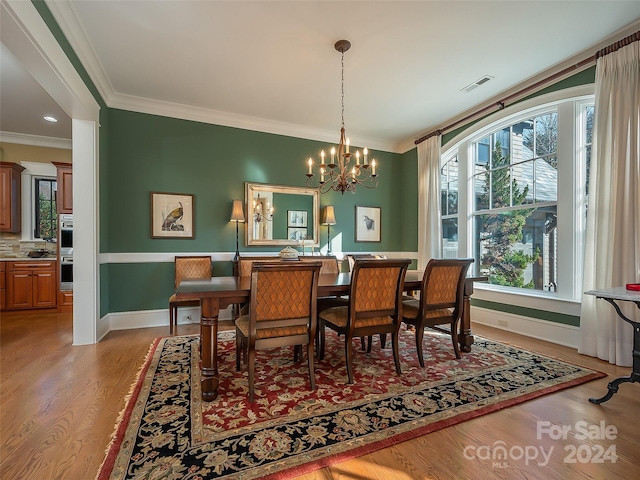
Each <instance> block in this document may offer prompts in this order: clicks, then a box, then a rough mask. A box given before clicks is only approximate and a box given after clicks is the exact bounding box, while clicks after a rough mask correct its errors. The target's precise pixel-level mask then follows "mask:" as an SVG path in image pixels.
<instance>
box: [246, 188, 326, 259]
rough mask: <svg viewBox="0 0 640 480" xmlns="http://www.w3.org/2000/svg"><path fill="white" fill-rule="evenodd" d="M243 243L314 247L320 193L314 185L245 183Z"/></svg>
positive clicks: (317, 227)
mask: <svg viewBox="0 0 640 480" xmlns="http://www.w3.org/2000/svg"><path fill="white" fill-rule="evenodd" d="M244 200H245V205H246V206H247V221H246V228H245V245H246V246H251V245H291V246H294V247H295V246H302V241H303V240H304V245H305V246H314V247H317V246H318V245H319V244H318V241H319V235H318V232H319V212H320V194H319V191H318V189H317V188H305V187H287V186H282V185H267V184H264V183H249V182H246V183H245V198H244Z"/></svg>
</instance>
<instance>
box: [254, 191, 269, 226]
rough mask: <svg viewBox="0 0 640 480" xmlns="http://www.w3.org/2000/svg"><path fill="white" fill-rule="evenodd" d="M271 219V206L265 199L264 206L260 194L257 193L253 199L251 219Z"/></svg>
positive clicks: (257, 220)
mask: <svg viewBox="0 0 640 480" xmlns="http://www.w3.org/2000/svg"><path fill="white" fill-rule="evenodd" d="M271 220H273V207H272V206H270V205H269V201H268V200H267V206H266V207H265V206H264V204H263V202H262V200H261V199H260V194H258V198H257V200H254V201H253V221H254V222H255V223H260V222H270V221H271Z"/></svg>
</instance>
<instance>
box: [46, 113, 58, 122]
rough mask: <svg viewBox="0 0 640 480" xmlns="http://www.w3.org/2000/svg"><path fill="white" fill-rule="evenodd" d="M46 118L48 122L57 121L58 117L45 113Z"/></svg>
mask: <svg viewBox="0 0 640 480" xmlns="http://www.w3.org/2000/svg"><path fill="white" fill-rule="evenodd" d="M44 119H45V120H46V121H47V122H51V123H56V122H57V121H58V119H57V118H56V117H52V116H51V115H45V117H44Z"/></svg>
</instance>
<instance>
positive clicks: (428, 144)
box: [418, 135, 442, 270]
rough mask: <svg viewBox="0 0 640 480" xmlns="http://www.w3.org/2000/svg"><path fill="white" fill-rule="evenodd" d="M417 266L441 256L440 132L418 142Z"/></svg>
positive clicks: (420, 266)
mask: <svg viewBox="0 0 640 480" xmlns="http://www.w3.org/2000/svg"><path fill="white" fill-rule="evenodd" d="M418 199H419V201H418V269H419V270H422V269H424V268H425V267H426V266H427V263H428V262H429V260H431V259H432V258H440V257H441V256H442V253H441V252H442V221H441V215H440V135H435V136H433V137H431V138H428V139H427V140H425V141H424V142H422V143H419V144H418Z"/></svg>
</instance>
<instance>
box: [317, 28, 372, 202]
mask: <svg viewBox="0 0 640 480" xmlns="http://www.w3.org/2000/svg"><path fill="white" fill-rule="evenodd" d="M349 48H351V42H349V41H348V40H338V41H337V42H336V44H335V49H336V50H337V51H338V52H340V53H341V65H342V123H341V125H340V143H339V144H338V148H337V150H336V147H332V148H331V158H330V159H328V160H329V161H330V163H329V164H327V163H325V153H324V150H322V151H321V152H320V165H318V168H319V169H320V181H319V182H318V184H314V180H313V176H314V174H313V158H311V157H309V160H308V162H307V165H308V167H309V170H308V172H307V186H308V187H313V188H316V187H317V188H319V190H320V193H327V192H328V191H329V190H334V191H336V192H340V193H342V194H343V195H344V192H351V193H356V186H358V185H362V186H363V187H365V188H375V187H377V186H378V176H377V175H376V161H375V160H373V159H372V160H371V163H370V164H369V163H368V158H367V157H368V156H369V152H368V150H367V149H366V148H365V149H363V151H362V155H361V154H360V150H356V151H355V154H354V153H352V152H351V151H350V141H349V139H348V138H347V137H346V134H345V130H344V52H346V51H347V50H349Z"/></svg>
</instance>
